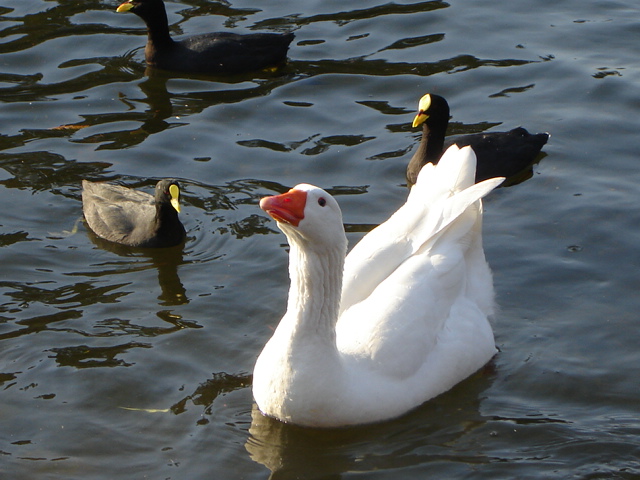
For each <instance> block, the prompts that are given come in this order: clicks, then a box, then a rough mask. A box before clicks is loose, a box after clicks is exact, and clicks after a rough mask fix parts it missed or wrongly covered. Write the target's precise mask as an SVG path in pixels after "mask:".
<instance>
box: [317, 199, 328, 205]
mask: <svg viewBox="0 0 640 480" xmlns="http://www.w3.org/2000/svg"><path fill="white" fill-rule="evenodd" d="M326 204H327V201H326V200H325V199H324V197H320V198H319V199H318V205H320V206H321V207H324V206H325V205H326Z"/></svg>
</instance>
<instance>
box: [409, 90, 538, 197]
mask: <svg viewBox="0 0 640 480" xmlns="http://www.w3.org/2000/svg"><path fill="white" fill-rule="evenodd" d="M419 125H422V140H421V141H420V145H419V146H418V150H416V153H415V154H414V155H413V157H412V158H411V161H410V162H409V165H408V166H407V185H408V186H409V187H411V186H412V185H413V184H414V183H415V182H416V178H417V176H418V172H419V171H420V169H421V168H422V166H423V165H425V164H426V163H429V162H431V163H437V162H438V160H439V159H440V157H441V156H442V152H443V151H444V148H445V141H444V137H445V134H446V132H447V126H448V125H449V104H448V103H447V101H446V100H445V99H444V98H443V97H441V96H440V95H434V94H430V93H427V94H426V95H424V96H423V97H422V98H421V99H420V102H419V104H418V114H417V115H416V116H415V118H414V119H413V127H414V128H415V127H417V126H419ZM547 140H549V134H548V133H537V134H531V133H529V132H528V131H527V130H526V129H524V128H522V127H517V128H514V129H513V130H509V131H508V132H488V133H476V134H471V135H462V136H460V137H456V138H455V139H454V140H453V141H450V142H448V143H447V144H446V146H447V147H448V146H449V145H451V144H456V145H457V146H458V147H464V146H465V145H470V146H471V148H473V150H474V152H475V153H476V156H477V159H478V166H477V169H476V182H480V181H482V180H486V179H487V178H494V177H507V178H509V177H512V176H514V175H516V174H518V173H521V172H522V171H523V170H525V169H526V168H527V167H529V166H531V164H533V162H534V161H535V159H536V157H537V156H538V153H540V150H541V149H542V147H543V146H544V144H546V143H547Z"/></svg>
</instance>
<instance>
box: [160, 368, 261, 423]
mask: <svg viewBox="0 0 640 480" xmlns="http://www.w3.org/2000/svg"><path fill="white" fill-rule="evenodd" d="M249 385H251V375H247V374H237V375H231V374H229V373H225V372H218V373H214V374H213V378H211V379H209V380H206V381H205V382H203V383H201V384H200V385H198V387H197V388H196V389H195V390H194V391H193V393H190V394H188V395H186V396H185V397H184V398H182V399H181V400H179V401H178V402H176V403H174V404H173V405H172V406H171V407H170V410H171V411H172V412H173V413H174V414H176V415H179V414H181V413H183V412H185V411H186V410H187V406H186V405H187V403H188V402H191V403H193V404H194V405H200V406H203V407H204V412H203V415H211V414H212V411H213V403H214V402H215V400H216V398H218V397H219V396H221V395H224V394H227V393H230V392H233V391H234V390H239V389H241V388H246V387H248V386H249ZM197 423H198V425H205V424H207V423H209V420H208V419H207V418H205V417H202V418H200V420H198V422H197Z"/></svg>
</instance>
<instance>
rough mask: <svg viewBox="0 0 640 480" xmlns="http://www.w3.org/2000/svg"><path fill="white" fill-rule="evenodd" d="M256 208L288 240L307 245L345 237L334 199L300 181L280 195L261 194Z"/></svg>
mask: <svg viewBox="0 0 640 480" xmlns="http://www.w3.org/2000/svg"><path fill="white" fill-rule="evenodd" d="M260 208H261V209H262V210H264V211H265V212H267V213H268V214H269V215H270V216H271V217H272V218H273V219H274V220H275V221H276V222H278V228H280V230H282V231H283V232H284V234H285V235H287V237H288V238H289V239H290V240H293V241H295V240H298V241H299V242H302V243H303V244H305V245H308V246H313V245H315V246H320V245H325V246H329V245H335V244H336V243H340V244H342V243H344V244H345V246H346V237H345V234H344V227H343V224H342V212H341V211H340V207H339V206H338V202H336V200H335V199H334V198H333V197H332V196H331V195H330V194H329V193H327V192H326V191H325V190H323V189H321V188H319V187H315V186H313V185H309V184H306V183H302V184H300V185H296V186H295V187H293V188H292V189H291V190H289V191H288V192H286V193H283V194H281V195H274V196H271V197H264V198H263V199H261V200H260Z"/></svg>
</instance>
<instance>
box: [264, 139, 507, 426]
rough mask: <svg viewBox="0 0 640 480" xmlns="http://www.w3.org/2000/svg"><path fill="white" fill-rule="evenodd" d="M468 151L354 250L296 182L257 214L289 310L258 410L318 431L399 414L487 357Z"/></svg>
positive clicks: (485, 280)
mask: <svg viewBox="0 0 640 480" xmlns="http://www.w3.org/2000/svg"><path fill="white" fill-rule="evenodd" d="M475 161H476V160H475V154H474V153H473V150H472V149H471V148H469V147H465V148H462V149H458V147H456V146H455V145H454V146H452V147H451V148H450V149H449V150H448V151H447V152H446V154H445V155H444V156H443V158H442V159H441V160H440V162H439V163H438V165H436V166H434V165H431V164H427V165H425V167H424V168H423V169H422V171H421V172H420V175H419V177H418V180H417V183H416V185H415V186H414V187H413V189H412V190H411V193H410V194H409V197H408V199H407V202H406V203H405V204H404V205H403V206H402V207H401V208H400V209H399V210H398V211H397V212H396V213H394V214H393V215H392V216H391V218H389V220H387V221H386V222H385V223H383V224H381V225H380V226H378V227H377V228H375V229H374V230H372V231H371V232H370V233H369V234H367V235H366V236H365V237H363V239H362V240H361V241H360V242H359V243H358V244H357V245H356V246H355V247H354V248H353V250H352V251H351V252H350V253H349V255H348V256H347V257H346V260H345V254H346V249H347V240H346V237H345V234H344V228H343V224H342V214H341V212H340V208H339V206H338V204H337V202H336V201H335V199H334V198H333V197H331V195H329V194H328V193H327V192H325V191H324V190H322V189H320V188H318V187H314V186H312V185H307V184H301V185H298V186H296V187H294V188H293V189H292V190H290V191H289V192H287V193H285V194H283V195H278V196H274V197H267V198H264V199H262V201H261V202H260V206H261V208H263V209H264V210H265V211H266V212H267V213H269V214H270V215H271V216H272V217H273V218H275V219H276V220H277V222H278V227H279V228H280V229H281V230H282V231H283V232H284V233H285V235H286V236H287V239H288V241H289V245H290V260H289V275H290V278H291V286H290V290H289V300H288V304H287V312H286V313H285V315H284V317H283V318H282V320H281V321H280V323H279V325H278V327H277V328H276V330H275V332H274V334H273V336H272V337H271V339H270V340H269V341H268V342H267V344H266V345H265V347H264V349H263V351H262V353H261V354H260V356H259V357H258V360H257V362H256V366H255V369H254V376H253V394H254V398H255V400H256V403H257V405H258V407H259V408H260V410H261V411H262V412H263V413H264V414H266V415H268V416H271V417H274V418H277V419H279V420H281V421H284V422H291V423H295V424H299V425H307V426H318V427H338V426H345V425H355V424H362V423H371V422H377V421H382V420H386V419H390V418H394V417H397V416H399V415H402V414H403V413H405V412H407V411H409V410H411V409H412V408H415V407H417V406H418V405H420V404H422V403H424V402H425V401H427V400H429V399H430V398H433V397H435V396H437V395H439V394H441V393H443V392H445V391H447V390H449V389H450V388H451V387H453V386H454V385H456V384H457V383H458V382H460V381H462V380H463V379H465V378H466V377H468V376H469V375H471V374H472V373H474V372H475V371H477V370H478V369H479V368H481V367H482V366H483V365H485V364H486V363H487V362H488V361H489V360H490V359H491V357H492V356H493V355H494V354H495V351H496V349H495V343H494V338H493V332H492V330H491V326H490V324H489V321H488V318H487V317H488V316H489V315H490V314H491V313H492V311H493V284H492V279H491V272H490V269H489V266H488V264H487V262H486V260H485V257H484V252H483V249H482V236H481V226H482V203H481V198H482V197H483V196H485V195H486V194H487V193H489V192H490V191H491V190H493V189H494V188H495V187H496V186H498V185H499V184H500V183H501V182H502V181H503V180H504V179H503V178H496V179H490V180H486V181H484V182H481V183H479V184H475V185H474V176H475Z"/></svg>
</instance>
